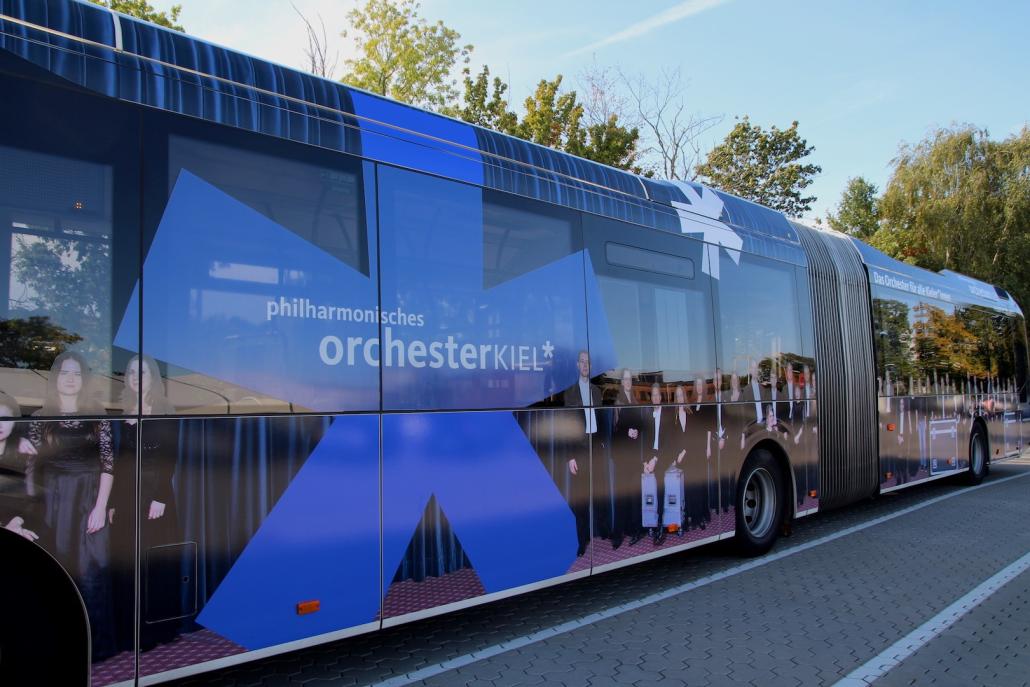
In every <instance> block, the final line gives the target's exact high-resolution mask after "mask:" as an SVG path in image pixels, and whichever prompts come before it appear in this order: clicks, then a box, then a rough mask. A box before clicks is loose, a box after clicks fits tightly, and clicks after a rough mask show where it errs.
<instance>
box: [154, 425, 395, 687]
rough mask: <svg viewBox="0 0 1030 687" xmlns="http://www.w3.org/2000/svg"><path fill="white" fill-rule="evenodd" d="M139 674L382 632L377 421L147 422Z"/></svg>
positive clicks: (161, 671)
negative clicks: (378, 626)
mask: <svg viewBox="0 0 1030 687" xmlns="http://www.w3.org/2000/svg"><path fill="white" fill-rule="evenodd" d="M140 442H141V444H140V445H141V447H142V449H141V471H140V485H141V499H142V502H143V503H144V506H143V508H142V511H141V517H140V561H141V564H140V565H141V573H140V614H141V617H140V649H141V654H140V674H141V675H150V674H154V673H163V672H166V671H171V670H178V669H182V668H186V667H188V666H191V665H193V664H197V663H203V662H206V661H211V660H215V659H219V658H225V657H227V656H233V655H237V654H241V653H244V652H247V651H254V650H261V649H265V648H268V647H274V646H278V645H283V644H288V643H291V642H303V641H304V640H308V639H310V638H312V637H318V636H322V635H332V634H336V635H337V636H339V635H340V634H346V631H347V630H348V629H354V628H363V627H367V626H370V624H373V623H375V621H376V620H377V618H378V615H379V611H380V599H381V590H380V585H379V479H380V478H379V418H378V416H376V415H344V416H337V417H332V416H315V415H306V416H293V417H286V416H273V417H241V418H196V419H194V418H184V419H155V420H144V421H143V428H142V433H141V438H140Z"/></svg>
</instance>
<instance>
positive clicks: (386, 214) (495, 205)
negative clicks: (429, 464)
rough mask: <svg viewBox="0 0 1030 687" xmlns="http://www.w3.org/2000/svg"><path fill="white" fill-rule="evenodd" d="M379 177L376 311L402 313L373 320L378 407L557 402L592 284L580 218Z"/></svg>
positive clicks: (443, 185)
mask: <svg viewBox="0 0 1030 687" xmlns="http://www.w3.org/2000/svg"><path fill="white" fill-rule="evenodd" d="M378 180H379V183H378V192H379V213H380V224H379V227H380V240H381V256H382V258H381V259H382V265H381V270H382V309H383V311H384V312H387V313H401V314H403V315H404V316H405V318H406V320H405V321H404V322H398V323H392V322H391V323H384V324H383V327H382V333H381V336H382V361H383V406H384V407H385V408H386V409H475V408H522V407H526V406H529V405H534V404H538V403H544V402H556V401H555V399H557V398H560V397H561V396H560V395H561V394H563V392H564V391H565V390H566V389H568V388H570V387H572V386H573V385H574V384H575V383H576V380H577V377H578V374H579V373H578V367H577V359H578V357H579V354H580V352H581V351H585V350H586V348H587V343H588V336H587V318H586V298H585V294H586V293H588V292H589V291H590V290H591V289H593V290H596V286H591V283H589V281H588V280H587V279H585V274H584V269H583V268H584V259H583V256H582V255H581V254H579V253H578V252H576V247H575V246H576V244H577V243H578V239H577V234H578V232H579V226H578V224H579V216H578V215H577V214H575V213H571V212H567V211H565V210H561V209H558V208H554V207H552V206H549V205H546V204H544V203H539V202H536V201H530V200H526V199H523V198H517V197H514V196H502V195H501V194H494V193H489V192H485V191H484V190H483V189H481V188H478V187H476V186H470V185H467V184H461V183H457V182H453V181H447V180H444V179H439V178H436V177H431V176H428V175H425V174H419V173H416V172H411V171H407V170H401V169H396V168H392V167H386V166H379V168H378ZM592 333H593V329H591V334H592ZM603 359H604V356H603V355H602V356H600V357H599V360H598V361H597V364H598V365H600V364H602V362H601V361H603Z"/></svg>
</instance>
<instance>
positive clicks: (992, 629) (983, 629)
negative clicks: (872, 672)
mask: <svg viewBox="0 0 1030 687" xmlns="http://www.w3.org/2000/svg"><path fill="white" fill-rule="evenodd" d="M874 684H875V685H877V687H895V686H897V687H900V686H901V685H992V686H993V685H997V686H998V687H1017V686H1019V685H1030V572H1024V573H1023V574H1022V575H1020V576H1019V577H1017V578H1016V579H1014V580H1012V581H1011V582H1009V583H1008V584H1007V585H1005V586H1004V587H1002V588H1001V589H1000V590H998V591H997V592H995V594H994V595H993V596H991V598H989V599H988V600H987V601H985V602H984V603H982V604H981V605H980V606H978V607H977V608H975V609H973V610H972V611H970V613H969V614H968V615H966V616H964V617H963V618H962V619H961V620H959V621H958V622H957V623H955V624H954V625H952V626H951V627H950V628H948V629H947V630H946V631H944V632H943V633H942V634H941V636H940V637H938V638H937V639H935V640H933V641H931V642H930V643H929V644H927V645H926V646H924V647H923V648H922V649H920V650H919V651H917V652H916V653H914V654H912V656H910V657H909V658H907V659H906V660H904V661H902V663H901V665H899V666H898V667H896V668H895V669H894V670H892V671H891V672H890V673H888V674H887V675H885V676H884V677H883V678H881V679H880V680H877V681H876V683H874Z"/></svg>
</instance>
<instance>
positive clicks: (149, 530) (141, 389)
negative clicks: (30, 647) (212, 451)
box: [108, 355, 181, 651]
mask: <svg viewBox="0 0 1030 687" xmlns="http://www.w3.org/2000/svg"><path fill="white" fill-rule="evenodd" d="M121 405H122V413H123V414H124V415H126V416H128V417H127V418H126V419H125V420H124V421H123V422H122V427H121V437H120V439H121V440H120V442H119V450H118V464H119V465H120V466H122V468H121V469H120V470H119V474H120V478H119V481H118V485H119V486H118V488H117V489H116V493H115V495H114V499H113V502H112V508H111V509H110V511H109V512H108V518H109V521H110V523H111V526H112V529H113V533H112V536H113V538H114V541H113V544H114V550H115V551H116V552H117V553H118V558H119V559H124V558H128V561H129V562H130V563H129V565H127V566H126V565H120V566H119V569H120V570H128V572H129V575H121V576H119V578H118V579H117V582H118V584H117V585H116V587H117V589H116V597H117V598H116V602H117V603H118V605H120V606H125V607H127V608H126V612H125V613H120V614H119V619H120V620H121V619H123V618H127V619H129V620H131V618H132V613H131V609H132V608H133V605H132V604H133V579H132V575H131V572H132V567H131V561H132V554H133V551H134V547H135V543H134V534H135V533H134V523H133V514H134V513H135V512H136V509H135V507H134V506H135V494H134V491H135V485H136V480H135V475H136V467H137V465H138V466H139V505H140V515H139V518H138V522H139V527H140V552H141V558H143V557H145V556H146V551H147V550H148V549H151V548H153V547H155V546H161V545H164V544H174V543H179V542H180V541H181V537H180V535H179V518H178V513H177V511H176V508H175V493H174V491H173V488H172V478H173V476H174V474H175V463H176V458H177V453H178V447H179V436H178V423H177V422H175V421H173V420H157V421H153V422H147V423H145V425H144V426H142V427H141V426H140V424H139V419H140V418H141V417H144V416H147V415H171V414H173V413H174V412H175V407H174V406H172V404H171V403H170V402H169V401H168V397H167V396H166V394H165V385H164V380H163V379H162V378H161V371H160V369H159V368H158V366H157V362H156V361H155V360H154V359H153V358H151V357H150V356H149V355H136V356H133V357H132V358H131V359H130V360H129V364H128V365H126V366H125V383H124V386H123V388H122V396H121ZM137 456H138V457H137ZM137 460H138V461H139V462H138V463H137ZM122 477H124V479H122ZM173 593H177V591H176V592H173ZM172 615H176V614H174V613H173V614H172ZM120 628H121V631H120V632H119V635H120V638H119V644H120V645H121V646H122V647H123V648H132V634H131V630H132V627H131V624H130V625H128V626H126V625H125V623H124V622H123V623H121V624H120ZM175 629H176V627H175V624H174V623H167V622H165V623H145V624H144V625H142V626H141V628H140V649H141V650H143V651H146V650H149V649H152V648H153V647H154V646H156V645H157V644H158V643H161V642H167V641H170V640H171V639H173V638H174V635H175Z"/></svg>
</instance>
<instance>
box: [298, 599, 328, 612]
mask: <svg viewBox="0 0 1030 687" xmlns="http://www.w3.org/2000/svg"><path fill="white" fill-rule="evenodd" d="M321 607H322V602H321V601H319V600H318V599H315V600H314V601H301V602H300V603H299V604H297V615H307V614H308V613H314V612H315V611H317V610H318V609H320V608H321Z"/></svg>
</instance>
